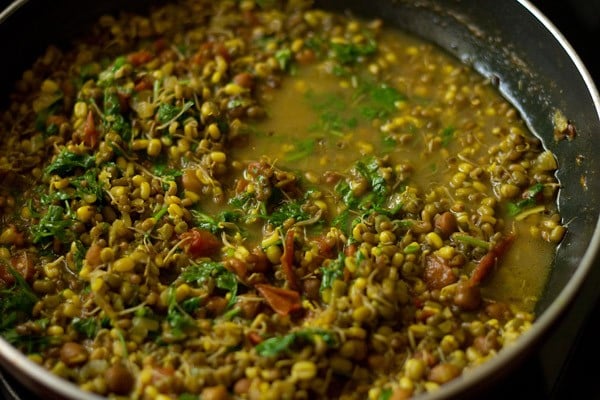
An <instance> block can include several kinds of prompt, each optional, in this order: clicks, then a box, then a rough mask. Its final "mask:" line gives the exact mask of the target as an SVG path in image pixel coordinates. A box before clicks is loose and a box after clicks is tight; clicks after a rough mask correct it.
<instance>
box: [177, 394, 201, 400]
mask: <svg viewBox="0 0 600 400" xmlns="http://www.w3.org/2000/svg"><path fill="white" fill-rule="evenodd" d="M177 400H198V395H197V394H193V393H182V394H180V395H179V397H177Z"/></svg>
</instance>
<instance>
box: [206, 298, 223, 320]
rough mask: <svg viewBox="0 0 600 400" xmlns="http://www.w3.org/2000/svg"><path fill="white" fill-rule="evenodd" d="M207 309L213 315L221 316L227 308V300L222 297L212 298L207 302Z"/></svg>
mask: <svg viewBox="0 0 600 400" xmlns="http://www.w3.org/2000/svg"><path fill="white" fill-rule="evenodd" d="M205 307H206V309H207V310H208V311H209V312H210V313H211V314H212V315H213V316H215V315H220V314H221V313H222V312H223V311H225V307H227V299H226V298H224V297H220V296H213V297H210V298H209V299H208V300H207V301H206V305H205Z"/></svg>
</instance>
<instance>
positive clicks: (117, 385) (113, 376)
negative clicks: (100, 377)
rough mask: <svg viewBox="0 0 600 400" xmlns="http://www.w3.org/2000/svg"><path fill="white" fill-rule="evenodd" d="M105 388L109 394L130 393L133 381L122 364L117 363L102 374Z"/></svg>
mask: <svg viewBox="0 0 600 400" xmlns="http://www.w3.org/2000/svg"><path fill="white" fill-rule="evenodd" d="M104 379H105V380H106V387H107V389H108V391H109V392H111V393H115V394H120V395H126V394H128V393H129V392H131V389H132V388H133V384H134V380H133V375H132V374H131V372H130V371H129V369H127V368H126V367H125V366H124V365H123V364H121V363H117V364H114V365H112V366H110V367H109V368H108V369H107V370H106V371H105V372H104Z"/></svg>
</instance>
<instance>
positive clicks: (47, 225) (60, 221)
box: [31, 204, 73, 243]
mask: <svg viewBox="0 0 600 400" xmlns="http://www.w3.org/2000/svg"><path fill="white" fill-rule="evenodd" d="M72 223H73V221H72V220H71V219H70V218H68V217H67V216H66V215H65V209H64V208H63V207H61V206H57V205H54V204H51V205H49V206H48V210H47V211H46V213H45V214H44V215H43V216H42V218H41V219H40V221H39V223H38V224H37V225H33V226H32V227H31V234H32V235H33V243H40V242H46V241H50V240H52V239H53V238H57V239H58V240H59V241H61V242H62V243H70V242H71V241H72V239H73V231H71V230H70V227H71V225H72Z"/></svg>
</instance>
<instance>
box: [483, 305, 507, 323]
mask: <svg viewBox="0 0 600 400" xmlns="http://www.w3.org/2000/svg"><path fill="white" fill-rule="evenodd" d="M485 312H486V313H487V315H489V316H490V317H492V318H496V319H498V320H500V321H506V320H508V319H509V318H510V316H511V312H510V308H509V307H508V305H507V304H506V303H501V302H497V303H490V304H488V305H487V306H485Z"/></svg>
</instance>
